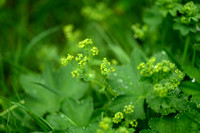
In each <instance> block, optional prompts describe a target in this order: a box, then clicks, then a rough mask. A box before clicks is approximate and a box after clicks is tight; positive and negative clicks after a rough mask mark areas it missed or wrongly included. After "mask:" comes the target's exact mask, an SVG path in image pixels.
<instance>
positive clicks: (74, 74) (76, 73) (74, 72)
mask: <svg viewBox="0 0 200 133" xmlns="http://www.w3.org/2000/svg"><path fill="white" fill-rule="evenodd" d="M71 73H72V77H73V78H74V77H76V78H79V75H80V73H79V72H78V71H77V70H74V71H72V72H71Z"/></svg>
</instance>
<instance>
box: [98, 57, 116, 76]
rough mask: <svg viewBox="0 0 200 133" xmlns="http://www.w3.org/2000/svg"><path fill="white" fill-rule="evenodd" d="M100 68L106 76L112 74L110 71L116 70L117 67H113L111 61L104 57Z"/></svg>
mask: <svg viewBox="0 0 200 133" xmlns="http://www.w3.org/2000/svg"><path fill="white" fill-rule="evenodd" d="M100 70H101V74H102V75H103V76H105V77H106V76H108V75H109V74H110V72H114V71H115V68H114V67H111V63H110V62H109V61H108V60H107V59H106V58H104V59H103V62H102V64H101V65H100Z"/></svg>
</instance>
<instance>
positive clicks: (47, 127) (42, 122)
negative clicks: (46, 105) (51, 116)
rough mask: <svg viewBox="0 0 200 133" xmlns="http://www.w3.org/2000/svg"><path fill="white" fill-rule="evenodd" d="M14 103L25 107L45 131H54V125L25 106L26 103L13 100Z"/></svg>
mask: <svg viewBox="0 0 200 133" xmlns="http://www.w3.org/2000/svg"><path fill="white" fill-rule="evenodd" d="M12 103H13V104H14V105H17V106H19V107H21V108H22V109H24V110H25V111H26V112H27V113H28V115H29V116H30V117H31V118H32V119H33V121H34V122H35V123H36V124H37V125H38V126H39V127H40V128H41V129H43V131H45V132H47V131H52V130H53V127H52V126H51V125H50V124H49V123H48V122H47V121H46V120H44V119H43V118H42V117H41V116H39V115H37V114H35V113H33V112H32V111H31V110H30V109H29V108H27V107H25V106H24V105H22V104H20V103H16V102H12Z"/></svg>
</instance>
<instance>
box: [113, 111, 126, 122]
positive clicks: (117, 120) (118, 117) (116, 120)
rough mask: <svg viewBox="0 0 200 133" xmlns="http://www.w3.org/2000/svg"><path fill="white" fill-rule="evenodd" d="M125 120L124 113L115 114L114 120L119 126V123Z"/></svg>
mask: <svg viewBox="0 0 200 133" xmlns="http://www.w3.org/2000/svg"><path fill="white" fill-rule="evenodd" d="M123 118H124V116H123V113H122V112H117V113H116V114H115V117H114V118H113V122H114V123H116V124H118V123H119V122H121V120H122V119H123Z"/></svg>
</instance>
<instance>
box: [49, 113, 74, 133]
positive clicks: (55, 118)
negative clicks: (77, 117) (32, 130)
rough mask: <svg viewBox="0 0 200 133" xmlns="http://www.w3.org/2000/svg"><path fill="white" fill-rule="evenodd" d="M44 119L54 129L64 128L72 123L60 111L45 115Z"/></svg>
mask: <svg viewBox="0 0 200 133" xmlns="http://www.w3.org/2000/svg"><path fill="white" fill-rule="evenodd" d="M46 120H47V121H48V122H49V123H50V124H51V125H52V126H53V127H54V129H56V130H66V129H67V128H68V127H70V126H71V125H72V124H71V123H70V122H69V120H68V119H66V117H65V115H64V114H62V113H58V114H57V113H54V114H50V115H48V116H47V118H46Z"/></svg>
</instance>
